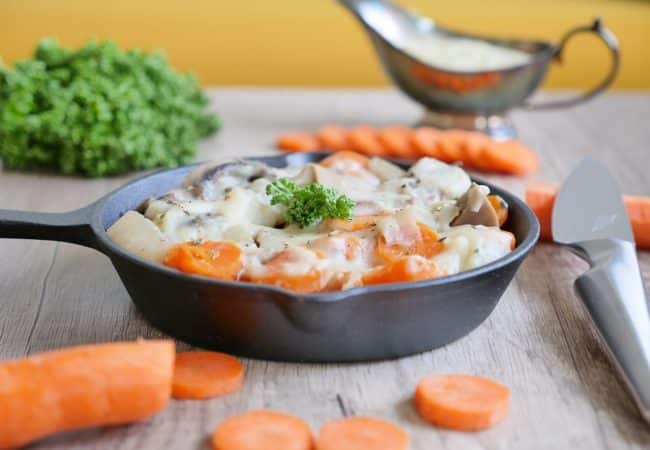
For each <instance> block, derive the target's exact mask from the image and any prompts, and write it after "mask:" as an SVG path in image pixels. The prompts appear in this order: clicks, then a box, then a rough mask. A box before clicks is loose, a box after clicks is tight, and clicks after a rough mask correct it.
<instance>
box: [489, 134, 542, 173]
mask: <svg viewBox="0 0 650 450" xmlns="http://www.w3.org/2000/svg"><path fill="white" fill-rule="evenodd" d="M483 158H484V161H485V165H486V166H488V167H490V168H491V170H492V171H494V172H501V173H507V174H511V175H526V174H529V173H532V172H534V171H535V170H537V167H538V166H539V159H538V158H537V155H535V153H533V151H532V150H530V149H529V148H527V147H525V146H524V145H523V144H521V143H520V142H519V141H516V140H508V141H493V142H491V143H490V145H488V146H487V148H486V149H485V151H484V152H483Z"/></svg>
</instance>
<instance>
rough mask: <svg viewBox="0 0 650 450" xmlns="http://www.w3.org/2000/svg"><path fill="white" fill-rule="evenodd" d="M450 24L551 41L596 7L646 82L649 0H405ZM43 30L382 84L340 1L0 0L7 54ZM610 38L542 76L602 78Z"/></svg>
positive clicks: (250, 80)
mask: <svg viewBox="0 0 650 450" xmlns="http://www.w3.org/2000/svg"><path fill="white" fill-rule="evenodd" d="M400 3H401V4H403V5H408V6H410V7H413V8H415V9H416V10H418V11H420V12H422V13H424V14H426V15H428V16H430V17H433V18H434V19H436V20H437V21H438V22H440V23H443V24H447V25H451V26H453V27H454V28H458V29H466V30H471V31H475V32H481V33H486V34H493V35H499V36H514V37H531V38H533V37H534V38H542V39H549V40H555V39H559V37H560V36H561V35H562V34H563V33H564V32H565V31H566V30H568V29H569V28H571V27H573V26H575V25H581V24H586V23H588V22H589V21H590V20H591V19H592V18H593V17H594V16H596V15H600V16H602V17H603V19H604V20H605V23H606V25H607V26H608V27H610V29H612V30H613V31H614V32H615V34H616V35H617V36H618V38H619V40H620V44H621V52H622V67H621V72H620V75H619V77H618V79H617V80H616V83H615V87H617V88H622V89H638V88H650V1H648V0H400ZM42 36H55V37H57V38H59V39H60V40H61V41H62V42H63V43H64V44H65V45H70V46H72V45H79V44H82V43H83V42H84V41H85V40H86V39H87V38H89V37H97V38H112V39H115V40H116V41H117V42H118V43H119V44H120V45H122V46H124V47H142V48H145V49H156V48H164V49H165V50H166V51H167V53H168V55H169V57H170V59H171V61H172V63H173V64H175V65H176V66H177V67H179V68H180V69H183V70H192V71H193V72H195V73H196V74H197V75H198V76H199V78H200V80H201V82H202V83H203V84H255V85H382V84H385V83H387V80H386V78H385V77H384V75H383V73H382V72H381V69H380V67H379V64H378V63H377V61H376V60H375V57H374V54H373V52H372V49H371V47H370V45H369V43H368V41H367V39H366V36H365V34H364V33H363V31H362V30H361V28H360V27H359V26H358V24H357V22H356V21H355V20H354V19H353V18H352V16H350V15H349V14H348V13H347V12H346V11H345V10H344V9H343V8H342V7H341V6H339V5H338V3H337V2H336V0H109V1H97V0H0V55H1V56H2V58H3V59H4V60H5V62H9V63H11V62H13V61H14V60H16V59H19V58H24V57H27V56H28V55H30V53H31V51H32V49H33V47H34V44H35V42H36V41H37V40H38V39H39V38H40V37H42ZM608 62H609V60H608V56H607V52H606V51H605V49H604V46H603V45H602V44H600V43H599V42H598V41H597V40H596V39H595V38H593V37H580V38H576V39H575V41H574V42H573V43H572V44H571V45H570V46H569V48H568V51H567V53H566V57H565V62H564V64H563V65H562V66H559V67H555V68H554V69H553V70H552V72H551V74H550V76H549V78H548V80H547V83H546V86H547V87H561V88H575V87H586V86H590V85H593V84H595V83H596V82H597V81H598V80H599V79H600V77H601V76H602V73H603V72H604V71H605V70H606V67H607V64H608Z"/></svg>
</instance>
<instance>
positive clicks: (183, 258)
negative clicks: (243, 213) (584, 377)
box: [163, 241, 243, 280]
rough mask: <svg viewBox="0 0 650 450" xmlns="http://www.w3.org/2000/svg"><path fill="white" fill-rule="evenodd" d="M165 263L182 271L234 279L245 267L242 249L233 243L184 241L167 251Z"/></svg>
mask: <svg viewBox="0 0 650 450" xmlns="http://www.w3.org/2000/svg"><path fill="white" fill-rule="evenodd" d="M163 264H165V265H166V266H169V267H173V268H175V269H177V270H180V271H181V272H185V273H191V274H195V275H203V276H205V277H211V278H218V279H221V280H234V279H235V278H236V277H237V275H238V274H239V272H240V271H241V269H242V267H243V263H242V252H241V249H240V248H239V247H238V246H237V245H236V244H233V243H230V242H221V241H206V242H203V243H201V244H193V243H184V244H179V245H175V246H174V247H172V248H171V249H169V250H168V251H167V254H166V255H165V259H164V261H163Z"/></svg>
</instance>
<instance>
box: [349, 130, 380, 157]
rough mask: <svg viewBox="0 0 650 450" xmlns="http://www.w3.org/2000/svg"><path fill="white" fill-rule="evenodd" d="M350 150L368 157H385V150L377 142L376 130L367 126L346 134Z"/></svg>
mask: <svg viewBox="0 0 650 450" xmlns="http://www.w3.org/2000/svg"><path fill="white" fill-rule="evenodd" d="M348 142H349V143H350V148H351V149H352V150H354V151H357V152H359V153H363V154H364V155H368V156H386V154H387V151H386V148H385V147H384V146H383V145H382V143H381V142H380V141H379V138H378V136H377V130H375V129H374V128H372V127H369V126H360V127H356V128H352V129H351V130H350V131H349V132H348Z"/></svg>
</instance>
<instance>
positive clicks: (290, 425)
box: [212, 410, 314, 450]
mask: <svg viewBox="0 0 650 450" xmlns="http://www.w3.org/2000/svg"><path fill="white" fill-rule="evenodd" d="M313 445H314V440H313V437H312V433H311V430H310V429H309V425H307V424H306V423H305V422H303V421H302V420H300V419H298V418H297V417H293V416H290V415H287V414H283V413H280V412H275V411H268V410H259V411H251V412H248V413H246V414H243V415H241V416H236V417H231V418H229V419H226V420H224V421H223V422H221V423H220V424H219V425H217V427H216V428H215V429H214V431H213V432H212V449H213V450H312V449H313Z"/></svg>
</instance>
